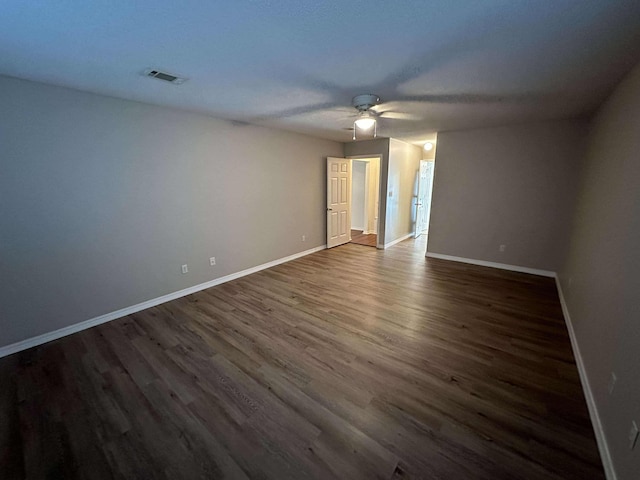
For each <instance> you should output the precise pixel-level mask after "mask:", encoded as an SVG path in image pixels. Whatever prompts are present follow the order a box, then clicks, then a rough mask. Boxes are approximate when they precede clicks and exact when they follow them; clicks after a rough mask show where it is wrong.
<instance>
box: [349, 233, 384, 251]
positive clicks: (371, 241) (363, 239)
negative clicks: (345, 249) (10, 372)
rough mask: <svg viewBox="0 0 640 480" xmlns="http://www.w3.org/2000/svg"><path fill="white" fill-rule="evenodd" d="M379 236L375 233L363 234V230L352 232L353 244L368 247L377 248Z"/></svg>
mask: <svg viewBox="0 0 640 480" xmlns="http://www.w3.org/2000/svg"><path fill="white" fill-rule="evenodd" d="M377 239H378V235H376V234H375V233H367V234H365V233H363V231H362V230H351V243H355V244H357V245H365V246H367V247H375V246H376V242H377Z"/></svg>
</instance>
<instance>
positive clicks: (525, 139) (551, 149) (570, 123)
mask: <svg viewBox="0 0 640 480" xmlns="http://www.w3.org/2000/svg"><path fill="white" fill-rule="evenodd" d="M586 131H587V124H586V123H585V122H584V121H580V120H567V121H555V122H544V123H535V124H527V125H517V126H509V127H501V128H489V129H481V130H471V131H460V132H443V133H440V134H438V146H437V153H436V167H435V168H436V170H435V180H434V187H433V188H434V190H433V197H432V206H431V221H430V225H429V242H428V247H427V249H428V252H430V253H440V254H445V255H452V256H457V257H464V258H470V259H474V260H483V261H489V262H497V263H503V264H509V265H515V266H520V267H528V268H535V269H542V270H551V271H556V270H558V269H559V267H560V265H561V263H562V259H563V257H564V255H565V253H566V247H567V243H568V235H569V225H570V218H571V213H572V209H573V205H574V199H575V194H576V188H577V175H576V172H577V170H578V169H579V166H580V161H581V158H582V155H583V149H584V147H583V144H584V140H585V138H586V137H585V136H586ZM500 245H506V250H505V251H504V252H500V251H499V246H500Z"/></svg>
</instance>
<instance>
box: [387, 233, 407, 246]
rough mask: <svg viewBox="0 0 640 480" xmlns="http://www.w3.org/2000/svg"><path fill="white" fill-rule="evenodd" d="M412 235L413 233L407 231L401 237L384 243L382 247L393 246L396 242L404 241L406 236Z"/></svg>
mask: <svg viewBox="0 0 640 480" xmlns="http://www.w3.org/2000/svg"><path fill="white" fill-rule="evenodd" d="M411 237H413V233H408V234H406V235H405V236H403V237H400V238H396V239H395V240H394V241H393V242H389V243H385V244H384V248H389V247H393V246H394V245H395V244H396V243H400V242H404V241H405V240H406V239H407V238H411Z"/></svg>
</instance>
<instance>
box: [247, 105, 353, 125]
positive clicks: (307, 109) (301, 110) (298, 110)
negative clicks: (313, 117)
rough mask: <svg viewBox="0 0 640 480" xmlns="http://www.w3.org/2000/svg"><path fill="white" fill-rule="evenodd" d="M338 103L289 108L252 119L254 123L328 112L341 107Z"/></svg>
mask: <svg viewBox="0 0 640 480" xmlns="http://www.w3.org/2000/svg"><path fill="white" fill-rule="evenodd" d="M341 106H342V105H340V104H339V103H336V102H322V103H315V104H313V105H302V106H300V107H294V108H289V109H287V110H281V111H279V112H273V113H268V114H266V115H261V116H260V117H257V118H254V120H255V121H260V120H270V119H274V118H287V117H295V116H297V115H304V114H305V113H311V112H317V111H320V110H329V109H334V108H336V107H341Z"/></svg>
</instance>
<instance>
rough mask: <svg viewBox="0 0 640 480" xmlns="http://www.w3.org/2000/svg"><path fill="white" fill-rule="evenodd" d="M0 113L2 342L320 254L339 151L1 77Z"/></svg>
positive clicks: (278, 133)
mask: <svg viewBox="0 0 640 480" xmlns="http://www.w3.org/2000/svg"><path fill="white" fill-rule="evenodd" d="M0 111H1V112H2V114H1V115H0V205H1V206H2V208H1V209H0V346H4V345H8V344H11V343H13V342H16V341H20V340H23V339H27V338H29V337H33V336H35V335H38V334H42V333H45V332H49V331H52V330H55V329H58V328H61V327H64V326H68V325H71V324H74V323H77V322H80V321H83V320H87V319H90V318H93V317H95V316H98V315H101V314H104V313H108V312H111V311H114V310H117V309H120V308H123V307H127V306H131V305H134V304H136V303H139V302H142V301H145V300H148V299H152V298H155V297H158V296H161V295H164V294H167V293H170V292H174V291H177V290H180V289H183V288H186V287H189V286H192V285H196V284H199V283H202V282H205V281H208V280H211V279H214V278H217V277H220V276H223V275H227V274H230V273H233V272H237V271H240V270H243V269H246V268H249V267H252V266H256V265H259V264H262V263H265V262H268V261H271V260H274V259H278V258H281V257H284V256H288V255H292V254H294V253H297V252H301V251H304V250H307V249H310V248H312V247H317V246H321V245H323V244H325V240H326V239H325V235H326V234H325V195H326V190H325V188H326V162H325V157H326V156H327V155H329V156H341V155H342V152H343V144H341V143H337V142H331V141H325V140H318V139H314V138H311V137H306V136H303V135H298V134H292V133H286V132H282V131H277V130H270V129H265V128H259V127H252V126H239V125H234V124H232V123H229V122H225V121H221V120H216V119H212V118H209V117H205V116H200V115H196V114H193V113H187V112H183V111H178V110H172V109H167V108H161V107H154V106H150V105H145V104H142V103H136V102H130V101H125V100H118V99H114V98H109V97H102V96H97V95H92V94H87V93H81V92H77V91H74V90H69V89H64V88H58V87H52V86H46V85H42V84H38V83H32V82H26V81H21V80H16V79H10V78H6V77H0ZM303 234H304V235H306V238H307V241H306V242H302V241H301V235H303ZM211 256H216V258H217V263H218V264H217V266H216V267H211V266H209V257H211ZM185 263H186V264H188V265H189V273H188V274H187V275H182V274H181V271H180V266H181V265H182V264H185Z"/></svg>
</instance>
